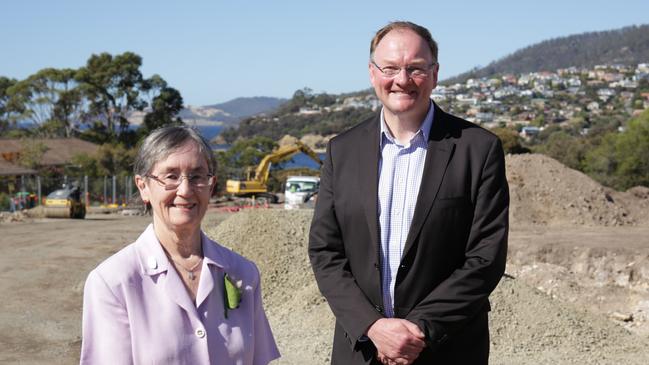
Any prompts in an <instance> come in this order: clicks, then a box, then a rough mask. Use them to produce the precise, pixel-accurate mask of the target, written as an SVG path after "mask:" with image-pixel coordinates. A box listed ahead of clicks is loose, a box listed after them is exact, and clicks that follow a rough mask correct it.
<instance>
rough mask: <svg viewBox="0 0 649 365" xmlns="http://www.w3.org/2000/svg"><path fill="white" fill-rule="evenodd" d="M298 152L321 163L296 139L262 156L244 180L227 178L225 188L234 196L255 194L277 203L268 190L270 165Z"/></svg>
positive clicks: (315, 155)
mask: <svg viewBox="0 0 649 365" xmlns="http://www.w3.org/2000/svg"><path fill="white" fill-rule="evenodd" d="M299 152H303V153H304V154H305V155H307V156H309V157H310V158H311V159H312V160H313V161H315V162H317V163H318V164H319V165H322V161H321V160H320V157H318V155H317V154H316V153H315V152H313V150H312V149H310V148H309V147H308V146H307V145H305V144H304V143H302V142H300V141H297V142H295V143H293V144H290V145H284V146H280V147H279V148H277V149H276V150H275V151H273V152H271V153H269V154H267V155H266V156H264V158H263V159H262V160H261V162H259V165H257V167H256V168H255V170H254V174H253V173H252V170H248V173H247V177H246V179H245V180H228V181H227V182H226V187H225V190H226V191H227V192H228V193H230V194H232V195H235V196H242V197H243V196H245V197H250V196H255V197H259V198H266V199H268V200H270V202H271V203H277V200H278V199H277V195H275V194H273V193H270V192H269V191H268V175H269V173H270V167H271V165H272V164H274V163H278V162H281V161H284V160H286V159H289V158H291V157H292V156H293V155H295V154H297V153H299Z"/></svg>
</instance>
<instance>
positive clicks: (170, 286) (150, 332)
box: [81, 126, 279, 364]
mask: <svg viewBox="0 0 649 365" xmlns="http://www.w3.org/2000/svg"><path fill="white" fill-rule="evenodd" d="M214 169H215V160H214V157H213V155H212V152H211V149H210V147H209V145H208V144H207V142H206V141H205V139H204V138H203V137H201V136H200V135H199V134H198V133H197V132H196V131H195V130H193V129H191V128H188V127H184V126H183V127H165V128H161V129H158V130H156V131H154V132H152V133H151V134H150V135H149V136H148V137H147V138H146V139H145V140H144V143H143V144H142V146H141V148H140V151H139V153H138V155H137V158H136V161H135V183H136V185H137V187H138V189H139V191H140V196H141V197H142V200H143V201H144V203H145V204H146V206H147V207H148V208H149V209H150V210H152V212H153V224H150V225H149V226H148V227H147V228H146V230H145V231H144V232H143V233H142V234H141V235H140V237H139V238H138V239H137V240H136V241H135V242H134V243H132V244H130V245H128V246H126V247H125V248H124V249H122V250H121V251H119V252H117V253H116V254H114V255H113V256H111V257H110V258H108V259H107V260H106V261H104V262H103V263H101V264H100V265H99V266H98V267H97V268H96V269H94V270H93V271H92V272H90V274H89V275H88V280H87V281H86V285H85V290H84V299H83V341H82V348H81V363H82V364H131V363H135V364H267V363H268V362H270V361H271V360H273V359H276V358H278V357H279V352H278V350H277V347H276V345H275V341H274V339H273V335H272V333H271V329H270V326H269V324H268V320H267V318H266V315H265V314H264V309H263V307H262V303H261V288H260V280H259V271H258V270H257V267H256V266H255V264H254V263H252V262H251V261H248V260H247V259H245V258H243V257H242V256H240V255H238V254H236V253H234V252H232V251H230V250H229V249H226V248H224V247H222V246H220V245H219V244H218V243H216V242H214V241H212V240H210V239H209V238H208V237H207V236H206V235H205V234H204V233H203V232H202V231H201V221H202V219H203V216H204V215H205V211H206V210H207V205H208V201H209V198H210V195H211V192H212V190H213V188H214V186H215V181H216V177H215V176H214ZM116 228H117V229H119V227H116Z"/></svg>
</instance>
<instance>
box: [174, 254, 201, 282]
mask: <svg viewBox="0 0 649 365" xmlns="http://www.w3.org/2000/svg"><path fill="white" fill-rule="evenodd" d="M169 258H170V259H171V261H173V262H174V263H175V264H176V265H178V266H180V268H181V269H183V270H185V271H186V272H187V277H188V278H189V280H194V279H196V275H194V271H196V268H197V267H198V265H200V264H201V262H203V258H202V257H201V258H200V259H199V260H198V261H197V262H196V263H195V264H194V266H192V267H190V268H189V269H188V268H186V267H185V266H183V265H182V264H181V263H180V262H178V261H176V260H174V259H173V257H171V255H169Z"/></svg>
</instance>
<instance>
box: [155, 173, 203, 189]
mask: <svg viewBox="0 0 649 365" xmlns="http://www.w3.org/2000/svg"><path fill="white" fill-rule="evenodd" d="M144 176H146V177H148V178H151V179H153V180H155V181H157V182H158V183H159V184H160V185H161V186H162V187H164V188H165V190H176V189H178V187H179V186H180V184H181V183H182V182H183V179H187V182H189V185H191V186H192V187H193V188H195V189H202V188H206V187H208V186H212V185H214V181H215V180H216V178H215V177H214V175H212V174H195V175H176V174H166V175H164V176H155V175H149V174H147V175H144Z"/></svg>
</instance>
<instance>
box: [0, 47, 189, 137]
mask: <svg viewBox="0 0 649 365" xmlns="http://www.w3.org/2000/svg"><path fill="white" fill-rule="evenodd" d="M141 66H142V57H140V56H139V55H137V54H135V53H132V52H125V53H122V54H119V55H111V54H109V53H101V54H93V55H92V56H91V57H90V58H89V59H88V60H87V62H86V65H85V66H83V67H80V68H78V69H70V68H63V69H57V68H45V69H42V70H40V71H38V72H36V73H34V74H32V75H30V76H29V77H27V78H25V79H24V80H16V79H12V78H8V77H4V76H0V137H6V138H19V137H79V138H81V139H84V140H87V141H90V142H94V143H98V144H105V143H111V144H122V145H124V146H126V147H132V146H134V145H135V144H136V143H137V141H138V140H139V139H140V138H141V136H142V135H144V134H146V133H147V132H148V131H150V130H153V129H155V128H157V127H159V126H161V125H167V124H176V123H181V122H182V121H181V119H180V118H178V117H177V115H178V113H179V112H180V110H181V109H182V107H183V99H182V96H181V95H180V92H179V91H178V90H176V89H174V88H173V87H170V86H169V85H168V84H167V82H166V81H165V80H164V79H163V78H162V77H161V76H160V75H157V74H155V75H153V76H151V77H149V78H145V77H144V75H143V74H142V71H141V70H140V68H141ZM136 111H139V112H142V111H146V113H145V115H144V121H143V125H142V127H141V128H138V130H137V131H134V130H133V129H131V128H130V127H131V126H130V122H129V120H128V119H127V118H128V116H129V115H130V114H131V113H133V112H136ZM26 125H29V127H25V126H26Z"/></svg>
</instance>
